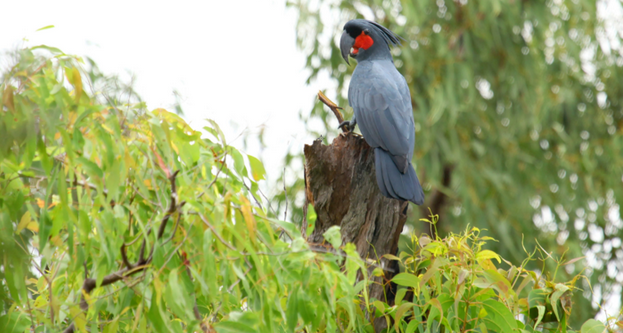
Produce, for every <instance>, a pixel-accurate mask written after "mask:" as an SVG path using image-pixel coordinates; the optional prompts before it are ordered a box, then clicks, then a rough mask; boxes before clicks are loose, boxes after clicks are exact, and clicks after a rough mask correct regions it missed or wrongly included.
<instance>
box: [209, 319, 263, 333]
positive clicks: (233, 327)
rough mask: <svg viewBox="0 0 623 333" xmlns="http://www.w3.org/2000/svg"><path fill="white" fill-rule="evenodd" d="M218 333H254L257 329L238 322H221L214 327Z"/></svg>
mask: <svg viewBox="0 0 623 333" xmlns="http://www.w3.org/2000/svg"><path fill="white" fill-rule="evenodd" d="M214 328H215V329H216V331H217V332H218V333H256V332H257V329H255V328H253V327H251V326H248V325H245V324H243V323H240V322H235V321H229V320H223V321H221V322H219V323H217V324H215V325H214Z"/></svg>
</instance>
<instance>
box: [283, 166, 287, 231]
mask: <svg viewBox="0 0 623 333" xmlns="http://www.w3.org/2000/svg"><path fill="white" fill-rule="evenodd" d="M283 194H284V195H285V196H286V210H285V212H284V213H283V220H284V221H287V220H288V190H287V189H286V168H285V167H284V168H283Z"/></svg>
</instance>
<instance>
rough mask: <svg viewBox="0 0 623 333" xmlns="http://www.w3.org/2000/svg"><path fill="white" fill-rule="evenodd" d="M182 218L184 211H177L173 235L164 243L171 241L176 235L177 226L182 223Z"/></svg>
mask: <svg viewBox="0 0 623 333" xmlns="http://www.w3.org/2000/svg"><path fill="white" fill-rule="evenodd" d="M181 219H182V213H177V220H176V221H175V227H173V231H172V232H171V236H170V237H169V238H167V240H165V241H164V242H162V245H164V244H166V243H168V242H170V241H171V240H172V239H173V237H175V233H176V232H177V227H178V226H179V225H180V220H181ZM191 225H192V224H191Z"/></svg>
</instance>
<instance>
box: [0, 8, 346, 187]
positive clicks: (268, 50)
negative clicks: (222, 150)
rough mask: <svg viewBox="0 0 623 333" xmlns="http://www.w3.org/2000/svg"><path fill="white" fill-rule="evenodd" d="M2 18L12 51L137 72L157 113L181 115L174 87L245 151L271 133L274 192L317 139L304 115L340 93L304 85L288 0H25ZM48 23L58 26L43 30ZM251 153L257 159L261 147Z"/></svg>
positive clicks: (188, 113) (190, 108) (195, 113)
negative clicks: (253, 136)
mask: <svg viewBox="0 0 623 333" xmlns="http://www.w3.org/2000/svg"><path fill="white" fill-rule="evenodd" d="M2 11H3V12H4V13H5V14H8V13H10V15H3V18H2V20H0V31H2V33H0V51H2V52H3V53H4V51H8V50H11V49H15V48H17V47H23V46H34V45H40V44H46V45H50V46H54V47H58V48H60V49H61V50H63V51H64V52H65V53H68V54H76V55H80V56H85V55H88V56H89V57H91V58H93V59H94V60H95V61H96V62H97V64H98V65H99V67H100V69H101V70H102V71H103V72H104V73H117V74H121V75H122V76H125V77H128V78H129V77H130V75H129V74H128V73H132V74H133V75H134V76H135V87H136V90H137V91H138V93H139V94H140V95H141V96H142V97H143V99H144V100H145V101H146V102H147V106H148V108H149V109H150V110H151V109H154V108H159V107H164V108H167V109H169V110H171V111H173V108H172V105H173V104H174V102H175V97H174V95H173V90H174V89H175V90H177V91H178V92H179V93H180V94H181V98H182V107H183V109H184V112H185V118H186V120H187V121H189V122H190V123H191V125H192V126H193V127H194V128H195V129H200V128H201V127H203V126H204V125H205V122H204V121H203V119H205V118H211V119H214V120H216V121H217V122H218V123H219V125H220V126H221V127H222V128H223V130H224V132H225V133H226V137H227V138H228V143H230V141H231V143H232V144H233V145H234V146H236V147H238V148H242V140H241V139H237V140H236V141H234V138H236V137H238V135H239V134H240V133H241V132H242V131H243V130H245V128H248V130H250V131H252V132H257V131H258V130H259V128H260V127H261V126H266V133H267V140H266V144H267V146H268V147H267V149H266V150H265V151H264V152H263V153H262V157H263V159H264V161H265V163H266V167H267V169H268V170H269V172H270V174H271V176H272V177H271V179H269V181H268V184H269V185H270V186H269V187H270V188H274V187H275V186H276V184H274V181H275V178H276V177H277V176H278V175H279V173H280V171H278V169H279V166H280V165H281V163H282V160H283V157H284V156H285V153H286V151H287V150H288V149H295V150H300V149H301V147H302V144H303V143H305V142H307V141H311V139H312V138H311V137H308V136H307V135H306V134H305V132H304V126H303V124H302V123H300V121H299V120H298V114H299V112H300V111H303V112H309V111H310V110H311V107H312V103H314V96H315V94H316V92H317V91H318V90H320V89H322V90H325V89H331V88H330V87H332V86H334V85H333V84H332V83H331V82H330V81H329V80H327V79H325V80H321V81H323V82H320V81H319V82H316V83H312V84H311V85H309V86H308V85H306V84H305V80H306V78H307V71H306V70H305V69H304V65H305V56H304V55H303V54H302V53H301V52H300V51H298V50H297V48H296V35H295V24H296V13H295V12H294V11H292V10H287V9H286V7H285V0H235V1H216V0H211V1H207V2H206V1H204V2H199V1H176V2H158V1H118V0H111V1H106V2H87V1H71V0H58V1H28V0H20V1H6V2H4V3H3V5H2ZM48 25H54V28H52V29H47V30H43V31H36V30H37V29H39V28H42V27H45V26H48ZM333 89H334V88H333ZM331 95H333V96H334V95H335V94H330V96H331ZM247 152H248V153H250V154H253V155H256V156H257V155H258V154H259V153H260V152H259V146H258V145H252V146H250V147H249V149H248V151H247ZM289 176H290V177H293V176H294V177H296V175H289ZM271 183H272V184H271ZM268 184H266V185H268ZM265 188H267V187H265Z"/></svg>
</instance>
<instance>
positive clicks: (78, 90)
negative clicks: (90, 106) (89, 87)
mask: <svg viewBox="0 0 623 333" xmlns="http://www.w3.org/2000/svg"><path fill="white" fill-rule="evenodd" d="M66 75H67V80H68V81H69V82H70V83H71V84H72V85H73V86H74V94H75V96H76V102H78V101H80V97H82V77H81V76H80V70H78V69H77V68H71V69H68V70H67V72H66Z"/></svg>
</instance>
